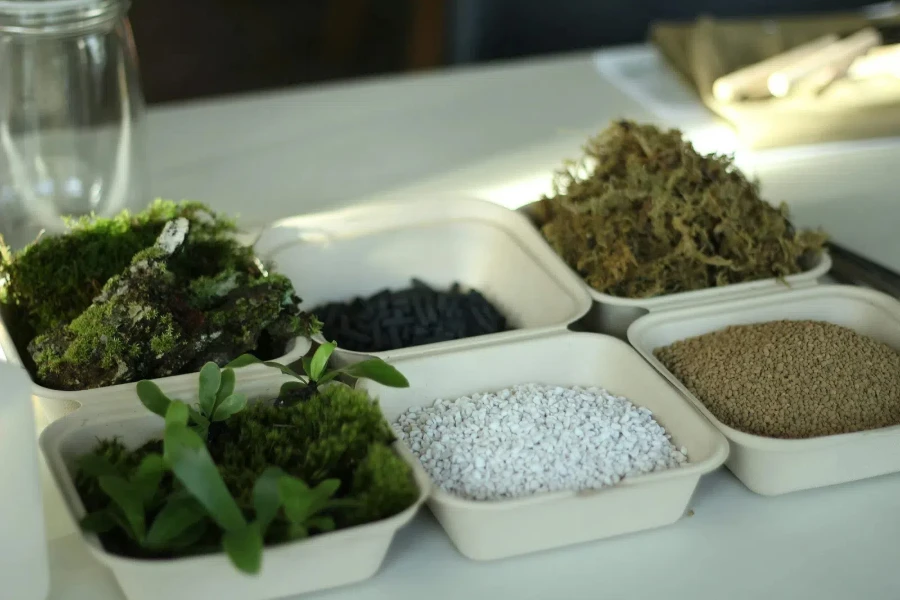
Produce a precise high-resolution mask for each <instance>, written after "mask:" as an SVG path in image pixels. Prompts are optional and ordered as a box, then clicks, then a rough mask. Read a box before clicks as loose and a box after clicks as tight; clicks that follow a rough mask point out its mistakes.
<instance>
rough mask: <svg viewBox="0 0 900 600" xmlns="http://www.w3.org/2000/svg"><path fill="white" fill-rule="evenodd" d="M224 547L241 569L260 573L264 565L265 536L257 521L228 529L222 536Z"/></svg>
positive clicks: (249, 572) (253, 573) (252, 573)
mask: <svg viewBox="0 0 900 600" xmlns="http://www.w3.org/2000/svg"><path fill="white" fill-rule="evenodd" d="M222 547H223V548H224V549H225V552H226V553H227V554H228V558H230V559H231V562H232V564H233V565H234V566H235V567H237V568H238V570H239V571H242V572H244V573H247V574H249V575H255V574H257V573H259V569H260V567H261V566H262V551H263V538H262V534H261V533H260V531H259V526H258V525H257V524H256V523H250V524H249V525H244V526H243V527H241V528H240V529H235V530H232V531H227V532H226V533H225V535H224V536H222Z"/></svg>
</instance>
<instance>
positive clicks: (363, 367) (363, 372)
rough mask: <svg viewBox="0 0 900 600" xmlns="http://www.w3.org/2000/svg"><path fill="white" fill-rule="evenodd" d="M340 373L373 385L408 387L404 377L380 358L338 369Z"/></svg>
mask: <svg viewBox="0 0 900 600" xmlns="http://www.w3.org/2000/svg"><path fill="white" fill-rule="evenodd" d="M340 371H341V372H342V373H346V374H347V375H349V376H351V377H355V378H357V379H371V380H372V381H374V382H375V383H380V384H381V385H386V386H388V387H395V388H405V387H409V381H408V380H407V379H406V377H404V376H403V374H402V373H400V371H398V370H397V369H395V368H394V367H392V366H391V365H389V364H388V363H386V362H384V361H383V360H381V359H380V358H370V359H368V360H364V361H361V362H358V363H355V364H352V365H350V366H348V367H345V368H343V369H340Z"/></svg>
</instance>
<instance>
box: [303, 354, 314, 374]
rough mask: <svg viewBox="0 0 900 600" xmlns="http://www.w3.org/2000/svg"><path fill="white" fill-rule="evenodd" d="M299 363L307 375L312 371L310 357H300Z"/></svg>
mask: <svg viewBox="0 0 900 600" xmlns="http://www.w3.org/2000/svg"><path fill="white" fill-rule="evenodd" d="M300 363H301V364H302V365H303V372H304V373H306V374H307V375H309V374H310V373H312V359H311V358H310V357H309V356H304V357H303V358H301V359H300Z"/></svg>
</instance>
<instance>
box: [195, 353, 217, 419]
mask: <svg viewBox="0 0 900 600" xmlns="http://www.w3.org/2000/svg"><path fill="white" fill-rule="evenodd" d="M221 383H222V371H220V370H219V365H217V364H216V363H214V362H208V363H206V364H205V365H203V368H202V369H200V392H199V393H200V398H199V399H200V412H202V413H203V414H205V415H212V414H213V410H215V408H216V397H217V395H218V393H219V385H220V384H221Z"/></svg>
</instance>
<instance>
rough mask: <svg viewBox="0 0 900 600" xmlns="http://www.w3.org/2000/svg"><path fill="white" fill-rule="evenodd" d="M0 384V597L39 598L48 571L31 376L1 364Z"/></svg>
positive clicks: (44, 592)
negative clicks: (0, 487) (1, 393)
mask: <svg viewBox="0 0 900 600" xmlns="http://www.w3.org/2000/svg"><path fill="white" fill-rule="evenodd" d="M0 385H2V387H3V395H2V397H0V485H2V489H3V491H2V493H0V586H2V588H0V589H2V591H0V596H2V597H3V598H9V599H10V600H43V599H44V598H46V597H47V593H48V592H49V582H50V574H49V570H48V566H47V540H46V534H45V530H44V506H43V503H42V500H41V476H40V470H39V465H38V456H37V440H36V439H35V438H36V435H35V432H36V428H35V427H36V425H35V419H34V409H33V404H32V401H31V380H30V379H29V377H28V373H26V372H25V370H24V369H22V368H20V367H18V366H16V365H12V364H9V363H0Z"/></svg>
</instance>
